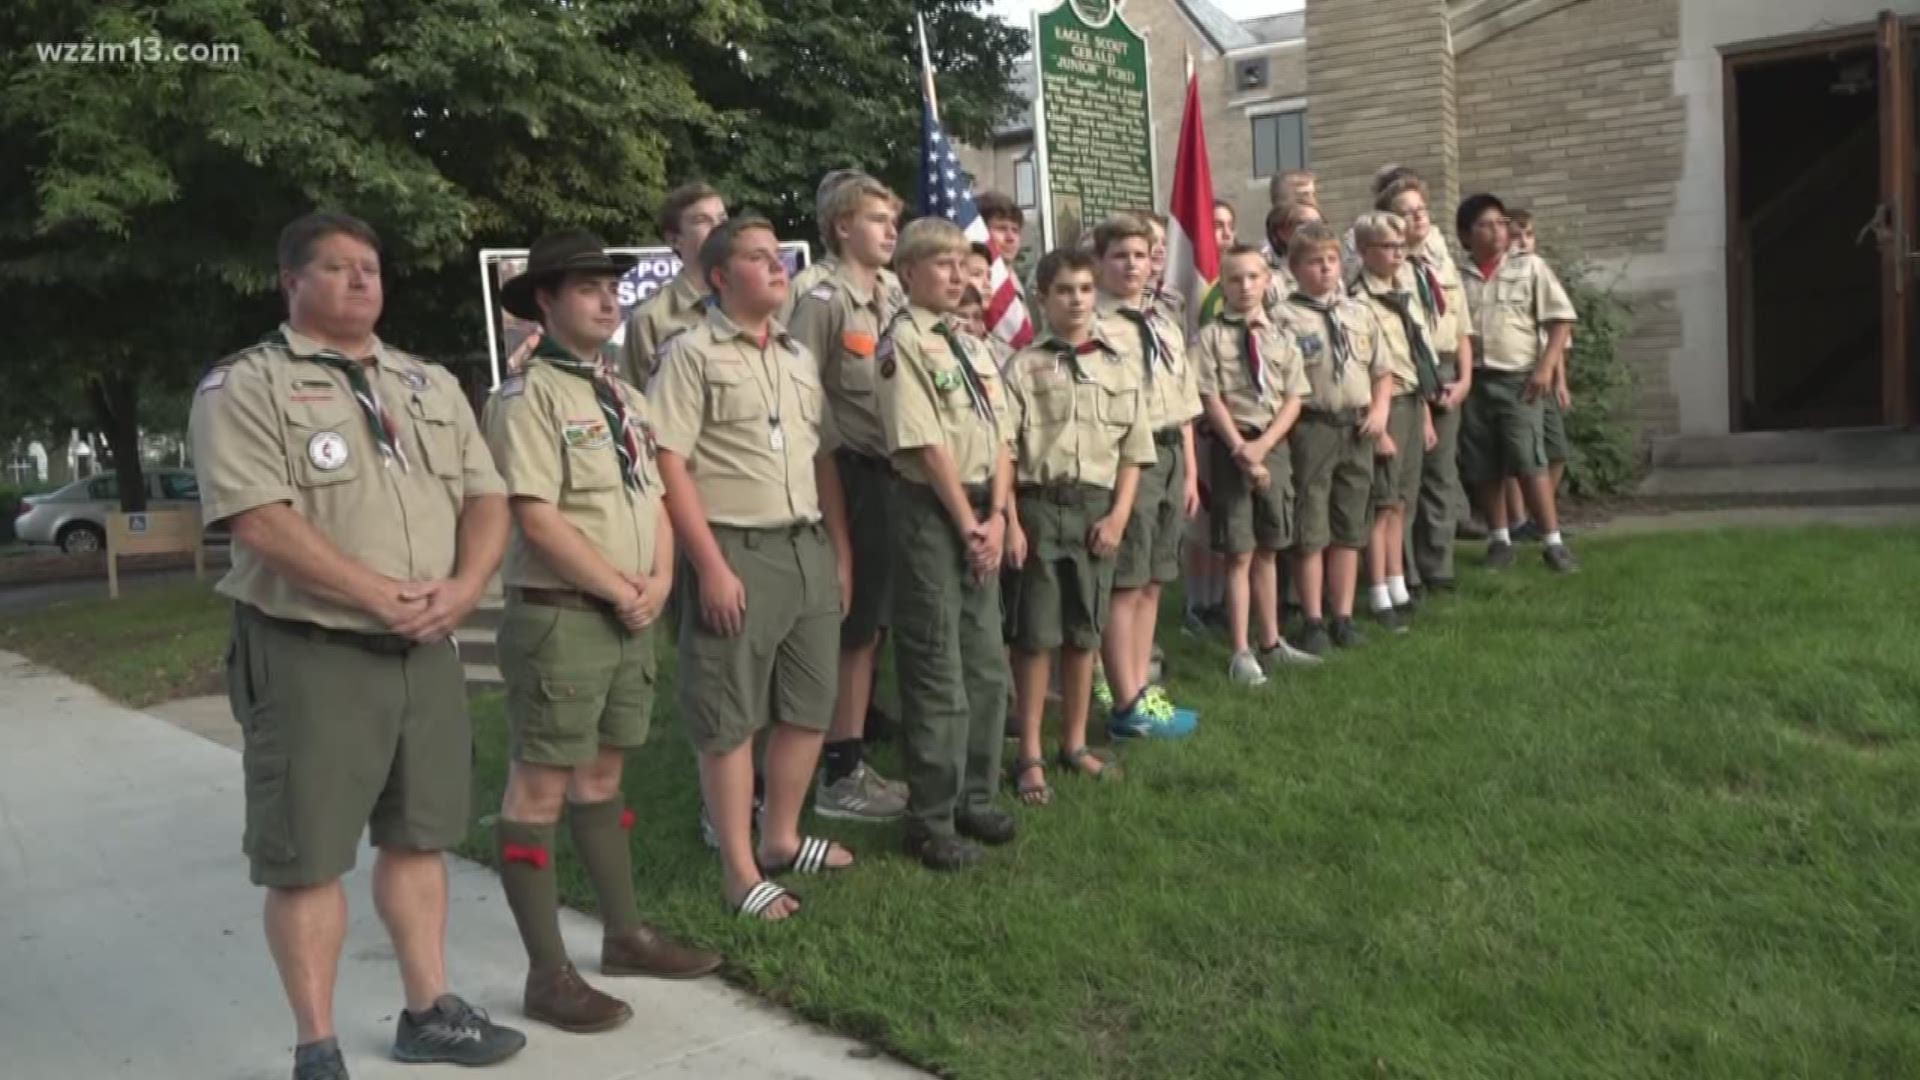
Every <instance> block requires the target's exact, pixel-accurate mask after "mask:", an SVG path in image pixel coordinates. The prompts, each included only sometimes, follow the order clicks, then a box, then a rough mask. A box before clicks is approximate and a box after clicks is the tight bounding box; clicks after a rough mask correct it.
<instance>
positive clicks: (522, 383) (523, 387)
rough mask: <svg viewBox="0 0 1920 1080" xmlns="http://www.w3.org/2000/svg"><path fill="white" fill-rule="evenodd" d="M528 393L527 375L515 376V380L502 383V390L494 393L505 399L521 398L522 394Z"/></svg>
mask: <svg viewBox="0 0 1920 1080" xmlns="http://www.w3.org/2000/svg"><path fill="white" fill-rule="evenodd" d="M526 392H527V377H526V376H525V375H515V376H514V377H513V378H511V379H508V380H507V381H506V382H503V383H501V384H500V388H499V389H498V390H495V391H494V393H496V394H498V395H499V396H501V397H503V398H510V397H519V396H520V395H521V394H524V393H526Z"/></svg>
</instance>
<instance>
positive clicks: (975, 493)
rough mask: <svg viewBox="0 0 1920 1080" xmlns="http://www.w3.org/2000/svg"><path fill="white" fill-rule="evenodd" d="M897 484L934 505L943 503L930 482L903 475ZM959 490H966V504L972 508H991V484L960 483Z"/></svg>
mask: <svg viewBox="0 0 1920 1080" xmlns="http://www.w3.org/2000/svg"><path fill="white" fill-rule="evenodd" d="M899 486H900V487H901V488H902V489H904V490H905V491H906V492H907V493H908V494H910V495H915V496H918V497H920V498H923V499H926V500H928V501H930V502H932V503H933V504H934V505H936V506H944V505H945V504H943V503H941V502H940V496H939V495H938V494H937V493H935V491H934V490H933V487H932V485H930V484H922V483H920V482H919V481H917V480H908V479H905V478H904V477H903V478H901V480H900V485H899ZM960 490H962V491H964V492H966V495H967V505H968V506H971V507H973V508H974V510H976V511H979V512H981V513H985V512H986V511H988V510H991V509H993V485H991V484H961V485H960Z"/></svg>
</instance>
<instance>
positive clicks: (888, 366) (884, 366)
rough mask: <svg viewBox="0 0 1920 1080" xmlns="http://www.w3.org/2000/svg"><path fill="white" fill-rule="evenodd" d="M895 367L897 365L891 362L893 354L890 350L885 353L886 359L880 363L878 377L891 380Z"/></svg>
mask: <svg viewBox="0 0 1920 1080" xmlns="http://www.w3.org/2000/svg"><path fill="white" fill-rule="evenodd" d="M896 367H897V365H896V364H895V363H894V362H893V353H892V351H891V350H889V351H888V353H887V358H886V359H885V360H882V361H881V362H880V377H881V378H883V379H891V378H893V373H894V370H895V368H896Z"/></svg>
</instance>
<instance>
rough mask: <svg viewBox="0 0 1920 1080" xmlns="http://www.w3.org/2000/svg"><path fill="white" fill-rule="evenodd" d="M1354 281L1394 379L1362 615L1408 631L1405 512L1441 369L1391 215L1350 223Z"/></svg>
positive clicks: (1381, 445)
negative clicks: (1356, 269)
mask: <svg viewBox="0 0 1920 1080" xmlns="http://www.w3.org/2000/svg"><path fill="white" fill-rule="evenodd" d="M1353 230H1354V236H1355V239H1356V241H1357V242H1358V243H1359V245H1360V274H1359V276H1358V277H1356V278H1354V280H1353V286H1352V288H1351V290H1350V292H1351V293H1352V295H1353V297H1354V299H1356V300H1358V301H1359V302H1360V303H1362V304H1364V305H1366V306H1367V307H1368V308H1369V309H1370V310H1371V312H1372V314H1373V318H1374V321H1375V322H1376V323H1377V324H1378V325H1379V327H1380V351H1381V353H1382V355H1383V356H1384V357H1385V359H1386V362H1387V367H1388V369H1389V370H1390V371H1391V372H1392V373H1393V389H1392V393H1393V398H1392V401H1391V402H1390V403H1389V405H1388V408H1387V430H1386V432H1385V433H1383V434H1382V435H1381V436H1380V438H1379V440H1378V441H1377V442H1375V444H1374V466H1373V511H1374V519H1373V538H1372V541H1371V542H1370V543H1368V544H1367V581H1368V583H1369V584H1370V585H1371V586H1372V587H1371V589H1370V590H1369V593H1368V607H1369V608H1371V609H1372V611H1373V617H1374V618H1375V619H1376V620H1378V621H1379V623H1380V625H1382V626H1384V627H1386V628H1387V629H1388V630H1390V631H1393V632H1395V633H1401V632H1404V631H1406V630H1407V628H1408V626H1407V618H1408V616H1409V615H1410V614H1411V613H1412V610H1413V596H1412V594H1410V593H1409V592H1408V591H1407V571H1406V547H1405V538H1406V531H1407V520H1406V511H1407V507H1409V506H1412V505H1413V504H1414V503H1415V502H1416V500H1418V499H1419V497H1420V472H1421V469H1422V468H1423V467H1424V463H1425V460H1426V453H1427V448H1428V447H1430V446H1432V445H1433V444H1434V443H1435V442H1436V441H1437V439H1436V436H1435V434H1434V430H1433V417H1432V415H1431V414H1430V413H1429V411H1428V407H1427V403H1428V402H1429V401H1430V400H1432V398H1433V397H1434V396H1435V395H1437V394H1439V393H1440V370H1439V364H1438V363H1437V361H1436V360H1435V358H1434V354H1433V345H1432V343H1431V342H1430V341H1428V339H1427V330H1426V326H1425V324H1424V322H1423V316H1422V313H1421V312H1420V310H1419V309H1418V301H1417V300H1415V299H1414V296H1413V293H1412V292H1411V291H1409V290H1408V289H1406V288H1404V287H1403V283H1404V281H1405V278H1404V277H1403V275H1402V274H1401V271H1402V270H1404V269H1405V268H1406V261H1407V226H1406V222H1404V221H1402V220H1400V217H1399V216H1398V215H1397V214H1393V213H1389V212H1388V211H1385V210H1369V211H1368V212H1366V213H1364V214H1362V215H1360V219H1359V220H1358V221H1356V222H1355V223H1354V226H1353Z"/></svg>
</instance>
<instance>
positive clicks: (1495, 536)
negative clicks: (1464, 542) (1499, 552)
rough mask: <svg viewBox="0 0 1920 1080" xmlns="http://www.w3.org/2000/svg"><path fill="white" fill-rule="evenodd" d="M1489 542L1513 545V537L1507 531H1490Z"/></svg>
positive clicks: (1488, 534) (1488, 532) (1488, 531)
mask: <svg viewBox="0 0 1920 1080" xmlns="http://www.w3.org/2000/svg"><path fill="white" fill-rule="evenodd" d="M1487 542H1488V543H1490V544H1511V543H1513V537H1512V536H1510V535H1508V533H1507V530H1505V529H1488V530H1487Z"/></svg>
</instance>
